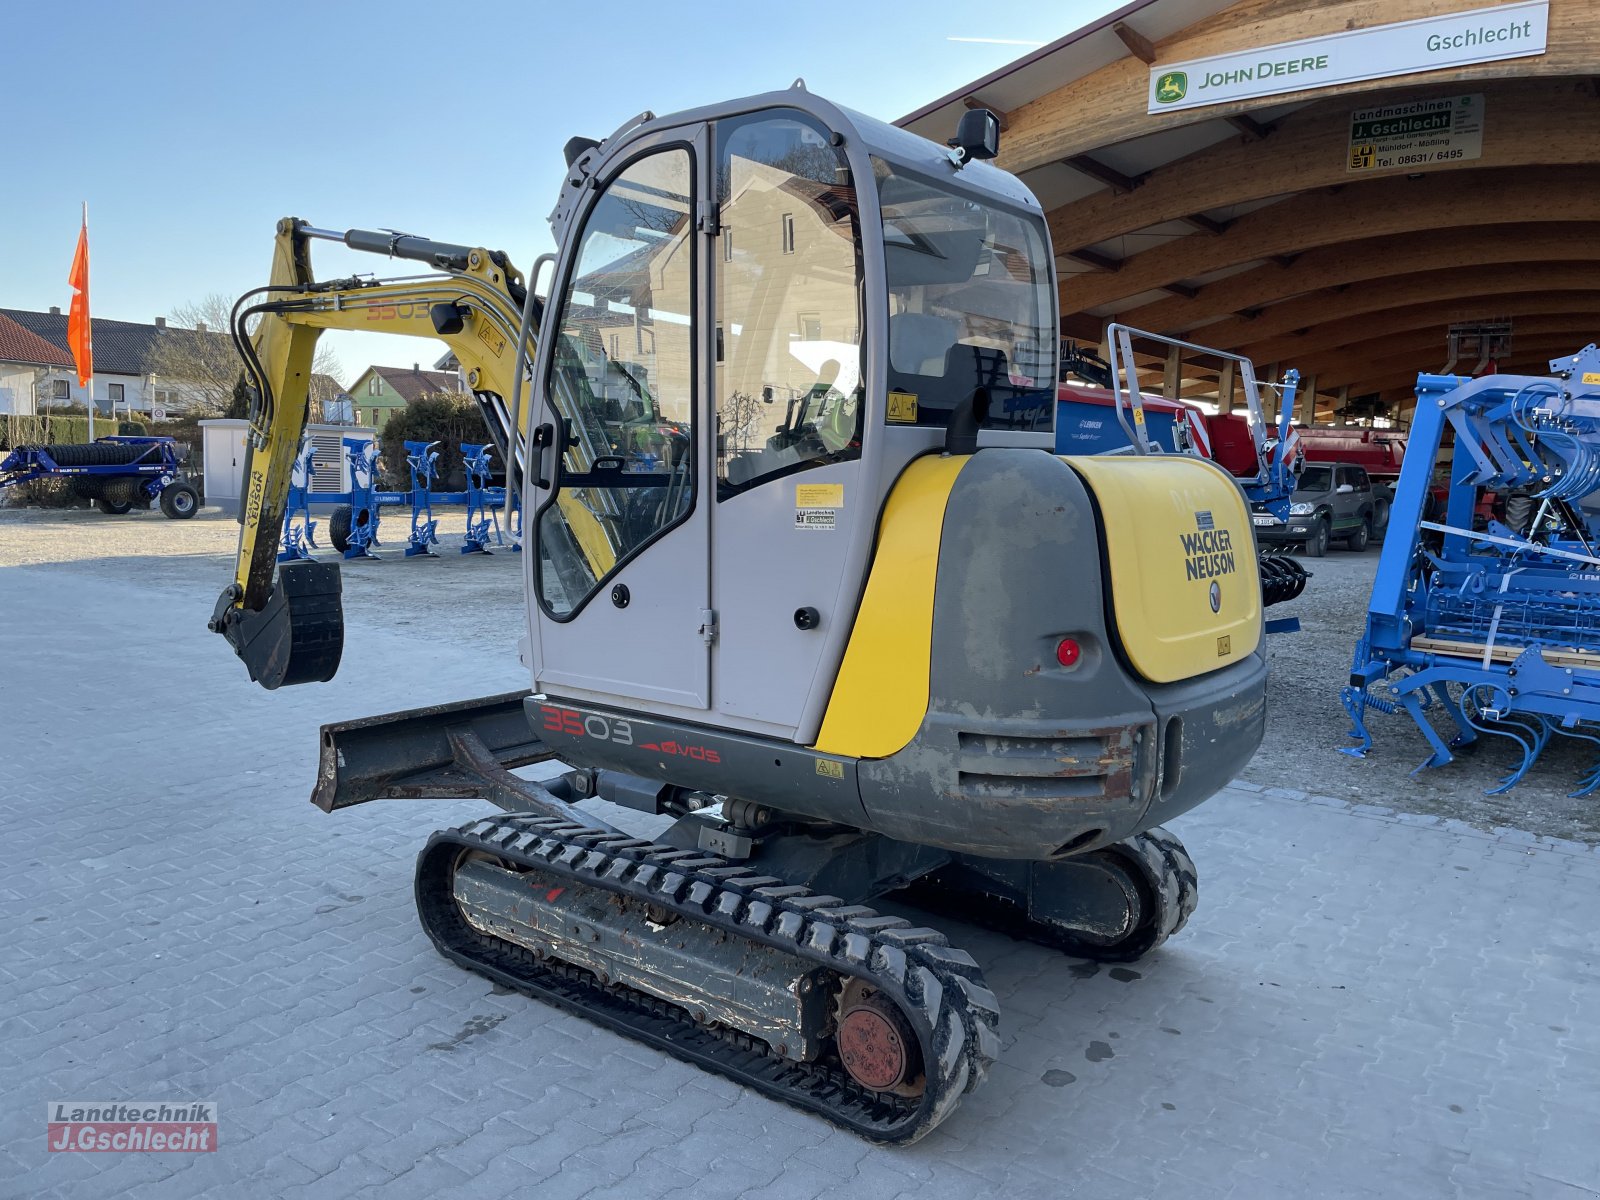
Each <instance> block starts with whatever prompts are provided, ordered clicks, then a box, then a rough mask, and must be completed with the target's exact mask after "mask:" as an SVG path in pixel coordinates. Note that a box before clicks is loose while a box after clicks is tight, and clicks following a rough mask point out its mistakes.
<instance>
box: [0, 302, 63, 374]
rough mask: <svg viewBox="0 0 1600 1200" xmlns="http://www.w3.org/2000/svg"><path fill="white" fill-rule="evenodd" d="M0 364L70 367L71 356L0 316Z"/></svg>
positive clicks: (8, 318)
mask: <svg viewBox="0 0 1600 1200" xmlns="http://www.w3.org/2000/svg"><path fill="white" fill-rule="evenodd" d="M0 362H11V363H28V364H30V365H33V366H40V367H70V366H72V355H70V354H68V353H67V352H66V351H65V350H63V349H62V348H61V347H60V346H57V345H55V344H54V343H53V342H47V341H45V339H44V338H42V337H40V336H39V335H38V334H36V333H30V332H29V331H28V330H26V329H24V328H23V327H22V326H21V325H18V324H17V323H16V322H15V321H13V320H12V319H11V318H10V317H7V316H4V315H3V314H0Z"/></svg>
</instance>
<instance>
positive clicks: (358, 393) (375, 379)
mask: <svg viewBox="0 0 1600 1200" xmlns="http://www.w3.org/2000/svg"><path fill="white" fill-rule="evenodd" d="M457 391H460V378H459V376H457V375H456V374H455V373H454V372H451V371H424V370H423V369H422V364H421V363H412V364H411V366H410V367H409V368H407V367H379V366H371V367H368V368H367V369H366V370H365V371H363V372H361V374H360V376H358V377H357V379H356V381H355V383H354V384H353V385H352V386H351V388H350V398H351V400H353V401H354V403H355V408H356V424H357V425H371V426H373V427H374V428H376V429H379V430H381V429H382V428H383V426H384V422H386V421H387V420H388V419H389V417H390V415H391V414H393V412H394V411H395V409H397V408H404V407H405V406H406V405H408V404H410V403H411V402H412V401H413V400H415V399H416V398H417V397H418V396H428V395H433V394H435V393H438V392H457Z"/></svg>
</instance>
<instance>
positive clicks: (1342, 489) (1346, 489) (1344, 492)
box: [1333, 483, 1356, 496]
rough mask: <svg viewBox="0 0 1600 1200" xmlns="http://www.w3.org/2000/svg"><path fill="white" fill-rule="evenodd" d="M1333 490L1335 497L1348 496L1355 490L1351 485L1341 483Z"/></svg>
mask: <svg viewBox="0 0 1600 1200" xmlns="http://www.w3.org/2000/svg"><path fill="white" fill-rule="evenodd" d="M1333 490H1334V492H1335V493H1336V494H1337V495H1340V496H1348V495H1349V494H1350V493H1351V492H1353V491H1355V490H1356V489H1355V487H1354V486H1353V485H1351V484H1348V483H1341V484H1340V485H1339V486H1338V487H1336V488H1334V489H1333Z"/></svg>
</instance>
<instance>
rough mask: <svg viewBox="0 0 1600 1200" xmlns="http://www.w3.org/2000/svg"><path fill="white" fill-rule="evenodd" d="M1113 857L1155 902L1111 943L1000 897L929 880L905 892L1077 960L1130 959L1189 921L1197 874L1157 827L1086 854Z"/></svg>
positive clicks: (1184, 853)
mask: <svg viewBox="0 0 1600 1200" xmlns="http://www.w3.org/2000/svg"><path fill="white" fill-rule="evenodd" d="M1107 854H1110V855H1114V856H1115V857H1116V858H1118V859H1120V860H1121V864H1120V865H1122V866H1124V867H1133V868H1135V869H1136V870H1137V871H1138V875H1139V878H1140V882H1141V883H1142V884H1143V885H1144V889H1145V891H1146V893H1147V894H1148V896H1149V897H1150V898H1151V899H1152V900H1153V901H1154V902H1155V904H1156V905H1157V909H1156V913H1155V917H1154V919H1153V920H1151V921H1149V922H1146V923H1143V924H1141V925H1140V927H1139V928H1138V929H1137V930H1135V931H1134V932H1133V933H1131V934H1129V935H1128V936H1127V937H1125V938H1124V939H1123V940H1122V941H1120V942H1116V943H1114V944H1112V945H1110V946H1106V945H1101V944H1099V943H1096V942H1094V941H1091V940H1089V939H1086V938H1081V937H1075V936H1073V935H1072V934H1071V933H1070V932H1068V931H1066V930H1063V929H1061V928H1060V927H1058V926H1055V925H1050V924H1047V923H1046V922H1043V921H1035V920H1032V919H1030V918H1029V917H1028V916H1027V914H1026V912H1025V910H1024V909H1023V908H1022V906H1021V905H1020V904H1017V903H1016V902H1015V901H1013V900H1011V899H1009V898H1007V897H1003V896H995V895H989V894H986V893H980V892H975V891H971V890H968V889H965V888H956V887H952V886H950V885H949V884H939V883H931V884H929V885H928V888H927V890H926V891H922V890H921V885H917V886H914V887H913V888H912V889H911V890H910V891H909V892H907V893H906V898H907V899H908V901H909V902H910V903H911V904H913V905H915V904H918V903H919V902H926V903H928V904H929V907H930V908H933V909H935V910H937V911H939V912H942V913H948V914H950V915H951V916H954V917H956V918H958V919H959V920H963V921H967V922H969V923H971V924H974V925H981V926H982V927H983V928H985V929H992V930H994V931H995V932H996V933H1003V934H1007V935H1009V936H1011V937H1015V938H1021V939H1022V940H1023V941H1028V942H1036V943H1038V944H1039V945H1041V946H1048V947H1050V948H1051V949H1052V950H1060V951H1062V952H1063V953H1066V954H1071V955H1073V956H1075V957H1077V958H1089V959H1094V960H1095V961H1097V962H1134V961H1136V960H1138V959H1140V958H1143V957H1144V956H1145V955H1146V954H1149V953H1150V952H1151V951H1152V950H1154V949H1155V948H1156V947H1157V946H1159V945H1161V943H1162V942H1164V941H1166V940H1167V939H1168V938H1169V937H1171V936H1172V935H1173V934H1175V933H1177V932H1178V930H1180V929H1182V928H1183V927H1184V925H1185V924H1187V923H1188V920H1189V918H1190V916H1192V915H1193V913H1194V910H1195V907H1196V906H1197V905H1198V904H1199V902H1200V886H1199V875H1198V872H1196V870H1195V866H1194V861H1193V860H1192V859H1191V858H1190V857H1189V852H1188V851H1187V850H1185V849H1184V846H1183V843H1182V842H1180V841H1179V840H1178V839H1177V838H1176V837H1174V836H1173V835H1172V834H1171V833H1169V832H1167V830H1165V829H1163V828H1162V827H1161V826H1159V825H1158V826H1156V827H1155V828H1153V829H1147V830H1145V832H1143V833H1139V834H1135V835H1134V836H1133V837H1131V838H1124V839H1123V840H1122V841H1120V842H1114V843H1113V844H1112V845H1110V846H1107V847H1105V848H1104V849H1102V850H1096V851H1093V852H1092V853H1091V854H1089V855H1088V856H1086V857H1090V858H1094V857H1098V856H1102V855H1107Z"/></svg>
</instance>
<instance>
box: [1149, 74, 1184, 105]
mask: <svg viewBox="0 0 1600 1200" xmlns="http://www.w3.org/2000/svg"><path fill="white" fill-rule="evenodd" d="M1188 94H1189V75H1188V72H1186V71H1168V72H1167V73H1166V74H1165V75H1163V76H1162V77H1161V78H1160V79H1158V80H1156V103H1157V104H1176V103H1177V102H1178V101H1179V100H1182V99H1183V98H1184V97H1185V96H1186V95H1188Z"/></svg>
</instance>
